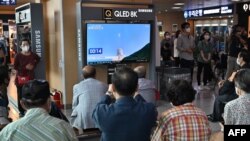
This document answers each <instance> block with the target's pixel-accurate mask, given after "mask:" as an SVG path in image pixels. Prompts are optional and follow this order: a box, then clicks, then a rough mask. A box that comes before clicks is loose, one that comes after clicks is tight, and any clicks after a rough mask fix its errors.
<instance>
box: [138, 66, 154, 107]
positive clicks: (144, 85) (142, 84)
mask: <svg viewBox="0 0 250 141" xmlns="http://www.w3.org/2000/svg"><path fill="white" fill-rule="evenodd" d="M134 71H135V72H136V73H137V75H138V78H139V80H138V93H139V94H140V95H141V96H142V97H143V98H144V99H145V100H146V101H147V102H151V103H153V104H155V100H156V95H155V90H156V89H155V85H154V83H153V82H152V81H151V80H149V79H146V78H145V77H146V68H145V67H144V66H138V67H136V68H134Z"/></svg>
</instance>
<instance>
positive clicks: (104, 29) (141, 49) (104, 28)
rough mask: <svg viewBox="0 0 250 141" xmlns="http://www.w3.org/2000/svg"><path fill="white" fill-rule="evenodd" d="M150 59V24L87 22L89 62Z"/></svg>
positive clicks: (123, 61)
mask: <svg viewBox="0 0 250 141" xmlns="http://www.w3.org/2000/svg"><path fill="white" fill-rule="evenodd" d="M149 59H150V24H106V23H104V24H93V23H89V24H87V64H91V65H94V64H109V63H127V62H148V61H149Z"/></svg>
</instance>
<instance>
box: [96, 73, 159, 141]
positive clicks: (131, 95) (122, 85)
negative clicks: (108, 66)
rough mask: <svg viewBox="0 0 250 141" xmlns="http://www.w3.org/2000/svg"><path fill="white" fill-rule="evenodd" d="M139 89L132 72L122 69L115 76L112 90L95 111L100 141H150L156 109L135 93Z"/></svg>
mask: <svg viewBox="0 0 250 141" xmlns="http://www.w3.org/2000/svg"><path fill="white" fill-rule="evenodd" d="M137 86H138V76H137V74H136V72H134V71H133V70H132V69H130V68H120V69H118V70H117V71H116V72H115V73H114V74H113V76H112V84H111V85H110V87H109V91H108V92H107V93H106V95H105V96H104V97H103V99H102V100H101V101H100V102H99V103H98V104H97V106H96V108H95V110H94V112H93V119H94V121H95V123H96V125H97V126H98V127H99V129H100V130H101V131H102V136H101V141H149V140H150V133H151V130H152V128H153V127H154V126H155V125H156V118H157V110H156V108H155V106H154V105H153V104H152V103H146V102H145V100H144V99H143V98H142V97H141V95H139V94H138V93H136V90H137ZM135 93H136V94H135ZM112 96H114V98H115V100H116V102H115V103H112V99H111V97H112Z"/></svg>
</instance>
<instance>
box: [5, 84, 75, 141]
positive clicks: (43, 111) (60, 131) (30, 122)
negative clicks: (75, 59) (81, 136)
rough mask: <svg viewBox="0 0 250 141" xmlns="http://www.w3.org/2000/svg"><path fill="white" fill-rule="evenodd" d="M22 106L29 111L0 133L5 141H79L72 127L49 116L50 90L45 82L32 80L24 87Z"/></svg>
mask: <svg viewBox="0 0 250 141" xmlns="http://www.w3.org/2000/svg"><path fill="white" fill-rule="evenodd" d="M22 94H23V95H22V99H21V101H20V102H21V105H22V106H23V108H24V109H26V110H27V112H26V114H25V116H24V117H22V118H21V119H19V120H17V121H15V122H12V123H10V124H8V125H7V126H6V127H4V128H3V130H2V131H1V132H0V139H1V140H4V141H33V140H46V141H77V140H78V139H77V137H76V136H75V133H74V131H73V129H72V127H71V126H70V125H69V124H68V123H67V122H65V121H63V120H60V119H58V118H54V117H52V116H50V115H49V114H48V112H49V111H50V104H51V99H50V88H49V83H48V82H47V81H45V80H31V81H29V82H28V83H26V84H24V85H23V88H22Z"/></svg>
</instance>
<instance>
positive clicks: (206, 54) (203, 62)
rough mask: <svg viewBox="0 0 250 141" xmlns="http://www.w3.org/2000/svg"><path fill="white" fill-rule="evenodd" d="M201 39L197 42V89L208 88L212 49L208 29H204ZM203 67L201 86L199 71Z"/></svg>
mask: <svg viewBox="0 0 250 141" xmlns="http://www.w3.org/2000/svg"><path fill="white" fill-rule="evenodd" d="M203 35H204V36H203V38H204V39H203V40H202V41H200V42H199V44H198V49H199V54H198V58H197V61H198V71H197V82H198V89H199V90H202V89H203V88H205V89H209V87H207V86H206V85H207V82H208V80H209V79H208V77H209V76H210V62H211V56H212V51H213V45H212V43H211V42H210V41H209V39H210V36H211V33H210V32H209V31H205V32H204V34H203ZM203 68H204V69H203ZM202 69H203V85H204V87H201V73H202Z"/></svg>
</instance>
